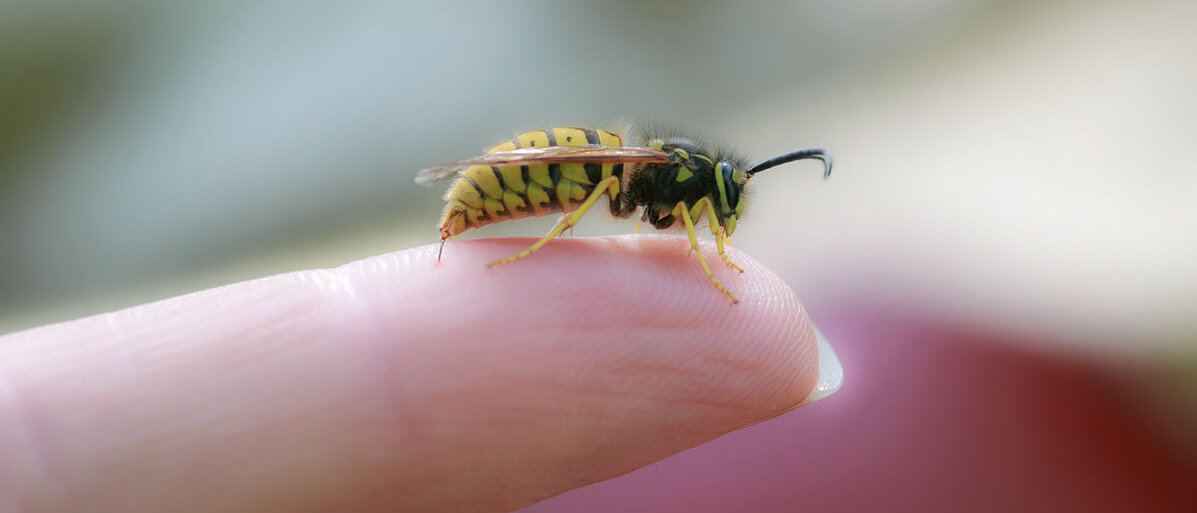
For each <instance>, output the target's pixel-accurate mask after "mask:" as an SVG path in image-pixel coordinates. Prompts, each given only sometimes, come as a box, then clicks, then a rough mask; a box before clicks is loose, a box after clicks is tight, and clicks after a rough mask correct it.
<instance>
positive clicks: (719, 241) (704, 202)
mask: <svg viewBox="0 0 1197 513" xmlns="http://www.w3.org/2000/svg"><path fill="white" fill-rule="evenodd" d="M703 210H706V214H707V224H710V225H711V235H714V236H715V247H717V248H719V258H720V259H722V260H723V263H725V264H727V266H728V267H731V268H732V269H735V270H737V271H740V272H741V273H742V272H744V268H743V267H740V266H738V265H736V264H734V263H732V261H731V259H729V258H727V254H726V253H724V252H723V244H724V241H727V229H725V228H724V227H723V225H721V224H719V216H718V215H716V214H715V204H714V203H711V198H702V199H699V200H698V201H697V202H696V203H694V208H693V209H692V212H691V215H693V216H694V217H699V216H701V215H702V211H703ZM728 245H731V243H730V242H728Z"/></svg>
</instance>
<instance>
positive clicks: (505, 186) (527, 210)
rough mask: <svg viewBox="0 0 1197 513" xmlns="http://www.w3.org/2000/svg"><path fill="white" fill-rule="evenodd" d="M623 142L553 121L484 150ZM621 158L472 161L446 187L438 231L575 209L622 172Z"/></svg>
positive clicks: (445, 233)
mask: <svg viewBox="0 0 1197 513" xmlns="http://www.w3.org/2000/svg"><path fill="white" fill-rule="evenodd" d="M622 145H623V139H622V138H621V137H620V136H619V135H617V134H613V133H611V132H608V131H606V130H595V129H590V128H573V127H556V128H550V129H546V130H534V131H531V132H525V133H522V134H520V135H518V136H516V137H515V139H512V140H510V141H506V142H504V143H502V144H499V145H497V146H495V147H493V148H491V149H489V150H487V153H495V152H500V151H511V150H515V149H519V148H544V147H549V146H595V147H599V146H607V147H618V146H622ZM622 174H623V165H622V164H597V163H595V164H576V163H570V164H539V165H525V166H520V165H506V166H483V165H475V166H470V167H468V168H466V169H465V170H464V171H462V172H461V173H460V174H459V176H458V177H457V180H456V181H455V182H454V183H453V185H452V186H451V187H449V190H448V191H447V192H446V193H445V202H446V204H445V212H444V216H443V217H442V218H441V227H440V231H441V237H442V238H448V237H452V236H454V235H457V234H459V233H461V232H464V231H466V230H468V229H470V228H477V227H480V226H485V225H488V224H491V223H501V222H503V221H506V220H508V219H519V218H521V217H529V216H533V217H536V216H544V215H549V214H553V213H557V212H570V211H573V210H574V209H575V208H576V207H577V205H578V204H579V203H581V202H582V201H583V200H585V199H586V197H587V196H588V195H589V194H590V193H591V191H593V190H594V186H595V184H597V183H599V182H600V181H602V180H603V179H605V178H607V177H609V176H622ZM610 200H611V212H612V213H618V212H619V201H618V200H619V198H618V197H617V194H616V193H614V192H613V193H611V194H610Z"/></svg>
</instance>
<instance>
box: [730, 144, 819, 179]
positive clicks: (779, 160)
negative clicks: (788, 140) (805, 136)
mask: <svg viewBox="0 0 1197 513" xmlns="http://www.w3.org/2000/svg"><path fill="white" fill-rule="evenodd" d="M805 159H819V160H822V161H823V178H827V177H829V176H831V154H829V153H827V150H824V149H823V148H811V149H809V150H798V151H794V152H790V153H787V154H785V155H779V156H776V157H773V158H771V159H769V160H766V161H764V162H761V163H760V164H757V165H756V166H753V168H752V169H749V170H748V176H752V175H755V174H757V173H759V172H761V171H764V170H766V169H769V168H771V167H776V166H780V165H782V164H788V163H790V162H793V161H795V160H805Z"/></svg>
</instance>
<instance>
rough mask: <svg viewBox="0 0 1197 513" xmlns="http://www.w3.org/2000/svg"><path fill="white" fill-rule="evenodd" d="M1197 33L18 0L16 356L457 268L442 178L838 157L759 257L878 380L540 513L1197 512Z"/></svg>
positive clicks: (756, 221) (803, 175) (1134, 7)
mask: <svg viewBox="0 0 1197 513" xmlns="http://www.w3.org/2000/svg"><path fill="white" fill-rule="evenodd" d="M1195 22H1197V4H1195V3H1194V2H1189V1H1184V0H1147V1H1143V2H1126V1H1123V2H1118V1H1112V0H1093V1H1073V0H1056V1H1042V2H1034V1H998V0H912V1H907V2H883V1H877V0H867V1H861V2H836V1H830V0H828V1H806V2H784V1H778V0H765V1H759V2H753V3H744V2H735V3H731V2H715V1H692V2H685V1H680V0H652V1H630V0H622V1H590V2H556V1H548V0H540V1H535V0H525V1H510V2H471V1H455V2H440V3H437V2H384V1H371V0H363V1H355V2H337V3H331V2H330V3H296V2H282V1H277V2H272V1H258V2H235V1H219V0H217V1H211V2H177V3H160V2H152V1H143V0H125V1H121V0H109V1H106V2H102V3H100V2H91V1H83V0H43V1H39V2H22V1H5V0H0V333H7V332H11V331H16V330H20V329H24V328H28V327H32V326H36V325H39V324H43V323H48V322H55V321H62V320H67V319H71V318H75V317H79V316H84V315H90V314H95V313H99V312H104V311H109V310H113V309H119V308H123V307H127V306H132V305H135V304H139V303H143V302H146V301H152V300H155V299H161V298H165V297H169V296H173V295H177V294H181V293H186V292H189V291H194V290H199V289H202V288H207V287H211V286H216V285H220V284H224V283H229V282H233V281H238V280H243V279H248V278H252V277H258V276H264V275H268V274H274V273H279V272H285V271H290V270H296V269H304V268H311V267H327V266H336V265H340V264H343V263H347V262H350V261H352V260H355V259H358V258H362V257H365V256H368V255H372V254H377V253H382V252H387V251H394V250H397V249H401V248H405V247H409V246H413V245H419V244H426V243H435V242H437V241H438V240H439V237H438V233H437V231H436V228H435V225H436V222H437V219H438V216H439V212H440V207H441V201H440V194H441V192H442V191H441V188H436V189H426V188H422V187H418V186H416V185H414V184H413V183H412V178H413V177H414V175H415V172H416V170H418V169H420V168H422V167H427V166H431V165H435V164H439V163H442V162H446V161H451V160H456V159H460V158H464V157H467V156H471V155H473V154H476V153H478V152H479V151H480V150H481V149H483V148H485V147H488V146H489V145H492V144H495V143H497V142H500V141H502V140H504V139H506V138H508V137H510V136H511V135H514V134H515V133H517V132H520V131H523V130H527V129H532V128H542V127H546V126H551V125H581V126H597V127H619V126H621V125H622V124H623V123H624V122H625V121H632V122H635V121H636V120H658V121H666V122H671V123H675V124H679V125H682V126H688V127H693V128H694V130H695V131H697V132H699V133H703V134H707V135H709V136H711V137H714V138H718V139H721V140H725V141H727V142H728V144H732V145H735V146H737V147H738V148H740V149H741V150H742V151H743V152H745V153H746V154H748V155H751V156H753V157H755V158H756V159H757V160H761V159H764V158H767V157H771V156H773V155H776V154H779V153H782V152H785V151H789V150H794V149H800V148H806V147H811V146H824V147H827V148H829V149H831V150H832V152H833V153H834V155H835V157H836V172H835V174H834V175H833V176H832V178H831V179H830V180H827V181H822V180H821V179H820V178H819V173H818V169H817V166H816V165H814V164H810V165H809V168H808V167H805V166H807V164H801V165H791V166H787V167H785V168H779V169H777V170H773V171H770V172H769V173H767V174H762V175H761V176H760V177H758V179H757V180H755V181H754V183H753V191H752V192H753V197H752V200H753V204H752V206H751V209H750V211H749V212H748V216H747V218H746V219H745V221H744V222H742V223H741V224H740V227H739V228H738V230H737V233H736V238H735V243H736V247H737V248H738V249H740V250H742V251H745V252H747V253H749V254H751V255H753V256H754V257H755V258H757V259H759V260H761V261H763V262H765V263H767V264H769V265H770V266H771V267H772V268H773V269H775V270H776V272H777V273H778V274H780V275H781V276H782V277H783V278H784V279H785V280H786V281H787V282H789V283H790V284H791V285H792V286H793V287H794V288H795V290H796V291H797V292H798V294H799V296H800V297H801V298H802V299H803V301H804V304H805V305H806V307H807V308H808V310H809V311H810V312H811V315H812V317H813V318H814V319H815V321H816V323H818V324H819V325H820V327H821V328H822V331H823V332H824V333H826V334H827V336H828V338H829V339H830V341H831V343H832V345H834V346H835V347H836V348H837V349H838V350H839V352H840V356H841V359H842V360H843V363H844V366H845V369H846V374H847V382H846V383H845V385H844V388H843V389H842V390H841V391H840V392H839V393H838V394H837V395H835V396H833V397H831V398H829V399H827V400H825V401H823V402H820V403H818V404H816V405H812V406H810V407H807V408H803V409H802V410H801V411H800V412H796V413H793V414H790V415H786V416H783V417H781V418H779V419H776V420H773V421H770V422H766V423H764V424H761V425H758V426H754V427H752V428H749V429H746V430H743V431H740V432H737V433H734V434H732V435H729V436H727V437H724V438H722V439H719V440H717V441H715V442H713V443H711V444H707V445H704V446H702V447H700V448H697V449H694V450H692V451H688V452H686V453H683V454H681V455H678V456H676V457H674V458H671V459H668V460H665V461H663V462H661V463H659V464H657V465H654V466H652V467H649V468H646V469H642V470H640V471H638V472H635V473H633V474H630V475H628V476H624V477H621V478H618V479H614V480H611V481H608V482H605V483H601V484H598V485H595V486H591V487H588V488H584V489H581V490H577V491H575V492H571V493H567V494H565V495H563V496H560V497H557V498H554V499H551V500H549V501H546V502H543V503H541V504H539V505H537V506H533V507H532V508H530V509H529V511H565V510H568V511H610V510H612V509H620V510H626V511H660V510H673V509H676V510H685V511H726V510H749V511H791V510H797V509H809V508H819V510H821V511H858V510H875V509H881V508H885V509H888V510H892V511H916V510H917V511H958V510H962V509H963V510H969V511H1009V510H1011V509H1020V510H1024V511H1050V510H1061V509H1063V510H1082V509H1084V510H1087V511H1126V510H1139V511H1193V510H1194V509H1195V508H1197V492H1195V491H1194V489H1195V488H1197V435H1195V433H1197V229H1195V227H1197V173H1194V172H1193V171H1194V170H1193V165H1192V164H1191V156H1190V154H1191V151H1190V147H1191V146H1192V144H1193V140H1194V136H1197V94H1194V91H1197V59H1195V58H1194V55H1195V54H1194V50H1195V49H1197V31H1194V29H1193V27H1194V23H1195ZM604 210H605V209H604ZM552 222H553V219H540V220H529V221H521V222H519V223H505V224H501V225H497V226H493V227H488V228H486V229H483V230H478V231H474V232H470V233H468V234H467V235H466V236H467V237H495V236H508V235H524V236H529V235H540V234H541V233H543V232H544V231H547V229H548V228H549V226H550V225H551V224H552ZM633 226H634V223H633V222H615V221H610V220H603V219H601V216H594V217H592V218H588V219H586V220H585V221H583V224H582V225H581V226H579V228H578V229H577V230H576V232H575V235H577V236H583V235H596V234H610V233H627V232H629V231H631V229H632V228H633ZM446 251H447V252H451V251H452V243H451V242H450V246H449V247H448V248H447V249H446ZM732 288H733V289H734V286H732ZM696 485H700V486H696Z"/></svg>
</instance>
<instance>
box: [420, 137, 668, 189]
mask: <svg viewBox="0 0 1197 513" xmlns="http://www.w3.org/2000/svg"><path fill="white" fill-rule="evenodd" d="M669 158H670V154H668V153H665V152H663V151H661V150H656V149H653V148H642V147H639V146H618V147H607V146H546V147H544V148H519V149H515V150H510V151H496V152H494V153H486V154H483V155H479V156H477V157H474V158H471V159H466V160H460V161H457V162H453V163H450V164H445V165H443V166H437V167H430V168H428V169H421V170H420V172H419V173H416V183H418V184H420V185H425V186H428V185H432V184H434V183H436V182H439V181H441V180H444V179H446V178H448V177H450V176H453V175H455V174H457V173H458V172H460V171H462V170H464V169H466V168H468V167H470V166H478V165H482V166H510V165H530V164H575V163H576V164H628V163H656V164H665V163H668V162H669Z"/></svg>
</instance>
